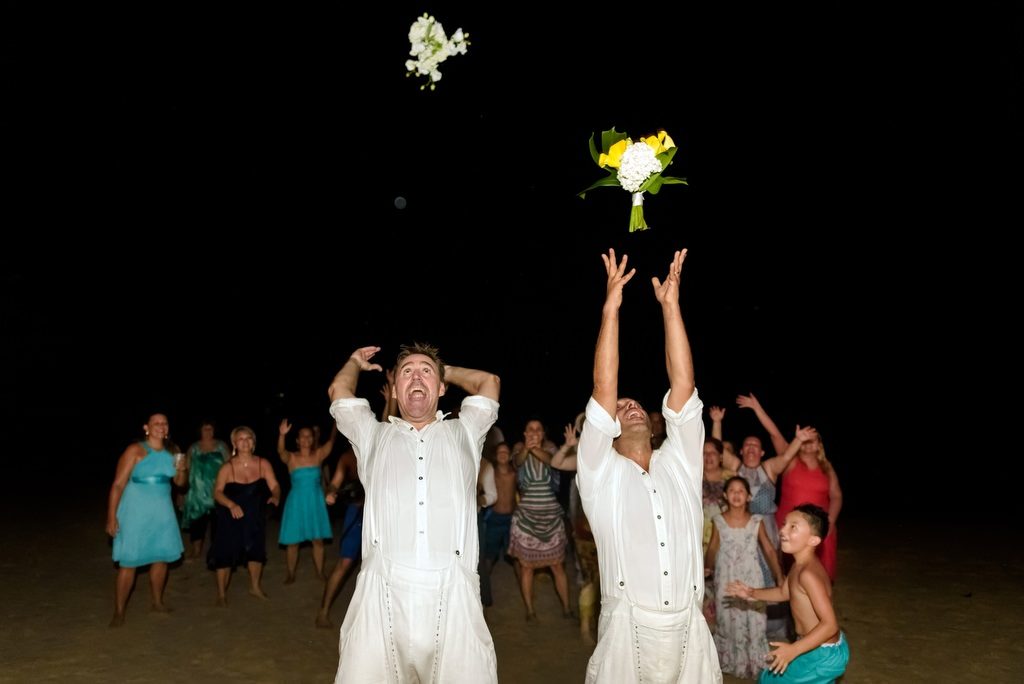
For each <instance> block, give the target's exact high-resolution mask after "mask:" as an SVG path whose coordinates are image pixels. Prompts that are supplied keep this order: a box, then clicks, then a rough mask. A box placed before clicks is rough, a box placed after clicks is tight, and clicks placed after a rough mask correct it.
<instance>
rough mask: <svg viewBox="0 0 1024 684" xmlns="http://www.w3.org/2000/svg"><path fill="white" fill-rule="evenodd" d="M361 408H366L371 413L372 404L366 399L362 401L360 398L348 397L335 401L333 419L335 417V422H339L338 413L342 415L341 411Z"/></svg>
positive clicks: (331, 409) (333, 402) (332, 405)
mask: <svg viewBox="0 0 1024 684" xmlns="http://www.w3.org/2000/svg"><path fill="white" fill-rule="evenodd" d="M360 407H366V410H367V411H369V410H370V402H369V401H367V400H366V399H361V398H359V397H346V398H344V399H335V400H334V401H332V402H331V408H330V413H331V417H333V418H334V419H335V420H338V413H340V412H341V411H344V410H346V409H354V408H360Z"/></svg>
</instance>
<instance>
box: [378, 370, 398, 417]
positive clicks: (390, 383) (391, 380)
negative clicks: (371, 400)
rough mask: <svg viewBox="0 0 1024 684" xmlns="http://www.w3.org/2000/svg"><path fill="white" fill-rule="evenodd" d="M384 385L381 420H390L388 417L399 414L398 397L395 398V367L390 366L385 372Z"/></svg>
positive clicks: (382, 388) (381, 391)
mask: <svg viewBox="0 0 1024 684" xmlns="http://www.w3.org/2000/svg"><path fill="white" fill-rule="evenodd" d="M384 378H385V380H384V386H383V387H381V388H380V393H381V395H383V397H384V407H383V408H381V410H380V422H382V423H386V422H388V418H390V417H391V416H397V415H398V399H396V398H395V391H394V390H395V369H394V368H390V369H388V370H387V371H385V372H384Z"/></svg>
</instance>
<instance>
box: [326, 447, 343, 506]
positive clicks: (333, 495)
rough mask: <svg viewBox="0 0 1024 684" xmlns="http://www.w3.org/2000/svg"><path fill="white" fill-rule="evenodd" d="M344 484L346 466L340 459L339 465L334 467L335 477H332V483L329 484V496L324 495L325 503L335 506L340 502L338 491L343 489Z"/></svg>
mask: <svg viewBox="0 0 1024 684" xmlns="http://www.w3.org/2000/svg"><path fill="white" fill-rule="evenodd" d="M344 482H345V466H344V464H343V463H342V460H341V459H340V458H339V459H338V465H336V466H335V467H334V475H332V476H331V481H330V482H329V483H328V484H327V494H325V495H324V501H326V502H327V505H328V506H333V505H334V502H335V501H337V500H338V490H339V489H341V485H342V484H344Z"/></svg>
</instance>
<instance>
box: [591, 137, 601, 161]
mask: <svg viewBox="0 0 1024 684" xmlns="http://www.w3.org/2000/svg"><path fill="white" fill-rule="evenodd" d="M590 158H591V159H593V160H594V163H595V164H600V163H601V153H600V152H599V151H598V149H597V147H595V146H594V134H593V133H591V134H590Z"/></svg>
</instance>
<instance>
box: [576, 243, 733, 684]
mask: <svg viewBox="0 0 1024 684" xmlns="http://www.w3.org/2000/svg"><path fill="white" fill-rule="evenodd" d="M601 258H602V259H603V260H604V265H605V271H606V272H607V276H608V282H607V292H606V297H605V303H604V308H603V309H602V312H601V329H600V332H599V333H598V338H597V350H596V352H595V354H594V393H593V395H592V397H591V399H590V402H589V403H588V404H587V412H586V416H587V417H586V421H585V422H584V424H583V431H582V434H581V436H580V442H579V446H578V451H577V457H578V458H577V467H578V473H577V476H576V481H577V483H578V484H579V489H580V497H581V500H582V503H583V508H584V510H585V512H586V514H587V519H588V520H589V521H590V526H591V529H592V530H593V533H594V540H595V542H596V544H597V555H598V563H599V565H600V567H601V619H600V624H599V626H598V643H597V648H595V649H594V655H593V656H591V658H590V663H589V665H588V666H587V678H586V681H587V682H588V683H590V682H601V683H605V682H607V683H608V684H611V683H613V682H614V683H615V684H623V683H628V682H679V683H682V682H686V683H691V682H721V681H722V673H721V670H720V668H719V666H718V655H717V653H716V651H715V645H714V642H713V640H712V638H711V632H710V630H709V629H708V626H707V623H706V622H705V621H704V616H703V615H702V613H701V601H702V599H703V594H704V562H703V556H702V551H701V532H702V529H703V515H704V512H703V508H702V504H701V470H702V467H703V444H704V423H703V421H702V420H701V412H702V408H703V404H702V403H701V400H700V398H699V397H698V396H697V390H696V386H695V385H694V379H693V358H692V356H691V354H690V343H689V340H688V339H687V337H686V329H685V327H684V326H683V318H682V315H681V314H680V311H679V274H680V271H681V270H682V266H683V260H684V259H685V258H686V250H682V251H681V252H676V253H675V256H674V257H673V259H672V263H671V264H670V266H669V271H668V275H667V276H666V277H665V281H664V282H661V281H659V280H658V278H656V277H654V278H651V283H652V284H653V286H654V296H655V298H656V299H657V300H658V303H660V304H661V312H662V318H663V319H664V325H665V363H666V366H667V369H668V378H669V391H668V394H666V395H665V398H664V400H663V401H662V407H661V412H662V414H663V415H664V418H665V427H666V438H665V441H664V442H663V443H662V445H661V447H660V448H659V449H654V448H653V447H652V446H651V421H650V418H649V417H648V414H647V412H646V411H645V410H644V409H643V407H642V406H641V405H640V404H639V403H638V402H637V401H636V400H634V399H629V398H625V397H619V385H618V380H619V379H618V375H619V308H620V306H621V305H622V290H623V287H624V286H625V285H626V283H628V282H629V281H630V280H631V279H632V278H633V276H634V275H635V274H636V269H632V270H630V271H628V272H627V271H626V263H627V261H628V257H627V256H625V255H623V257H622V261H621V262H617V261H616V257H615V250H608V254H606V255H602V256H601Z"/></svg>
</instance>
